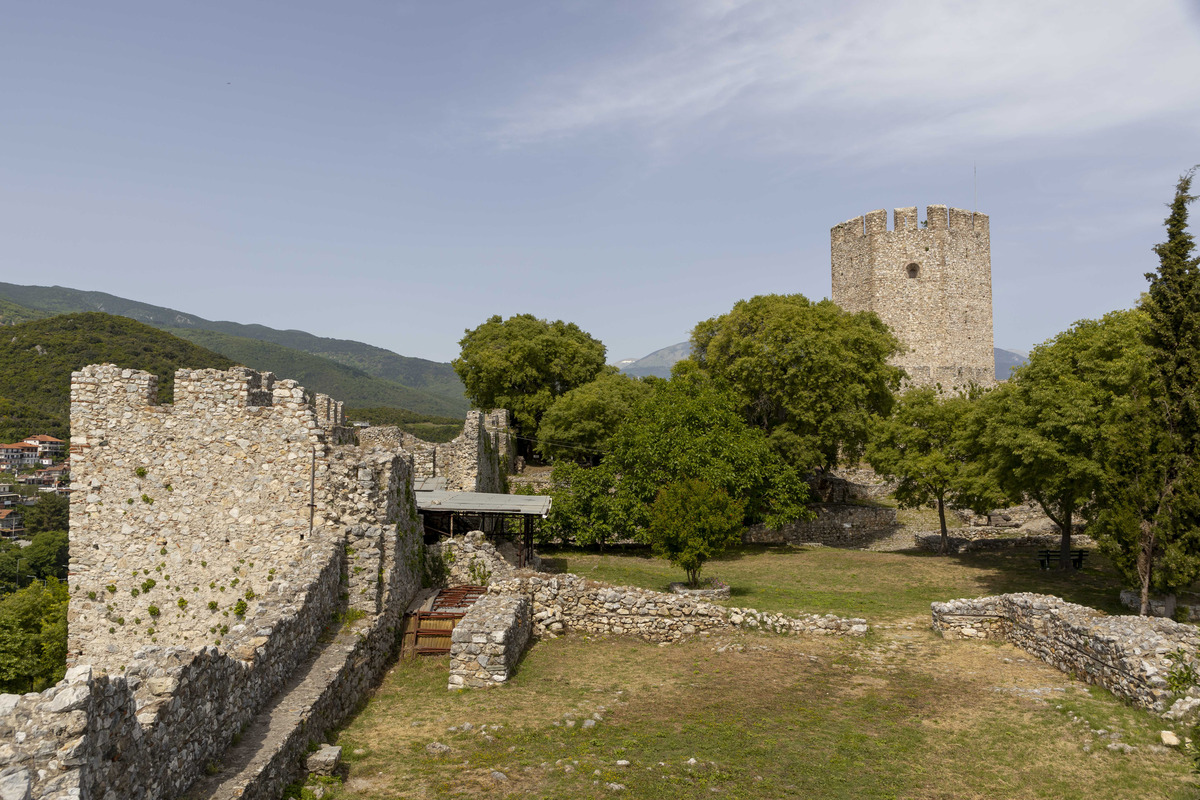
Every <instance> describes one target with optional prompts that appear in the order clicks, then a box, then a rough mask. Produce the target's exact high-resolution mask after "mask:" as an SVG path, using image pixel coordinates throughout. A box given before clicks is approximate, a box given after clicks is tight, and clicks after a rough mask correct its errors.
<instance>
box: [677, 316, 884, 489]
mask: <svg viewBox="0 0 1200 800" xmlns="http://www.w3.org/2000/svg"><path fill="white" fill-rule="evenodd" d="M899 352H900V343H899V341H898V340H897V339H896V337H894V336H893V335H892V334H891V332H890V331H889V330H888V328H887V326H886V325H884V324H883V323H882V322H881V321H880V320H879V317H877V316H876V315H875V314H873V313H869V312H864V313H857V314H851V313H849V312H846V311H843V310H842V309H841V308H839V307H838V306H837V305H836V304H834V303H833V302H831V301H829V300H822V301H820V302H817V303H814V302H811V301H810V300H808V299H807V298H805V297H804V296H803V295H798V294H793V295H760V296H757V297H753V298H751V299H749V300H741V301H739V302H738V303H737V305H735V306H734V307H733V309H732V310H731V311H730V312H729V313H727V314H723V315H721V316H719V317H714V318H712V319H709V320H706V321H704V322H701V323H700V324H699V325H697V326H696V327H695V329H694V330H693V331H692V359H693V360H695V362H696V363H698V364H699V365H700V366H701V367H702V368H703V369H704V370H705V371H707V372H708V373H709V374H711V375H713V376H714V377H716V378H717V379H719V380H721V381H723V382H725V383H727V384H728V385H729V386H730V387H732V389H733V390H734V392H735V396H736V399H737V405H738V410H739V411H740V412H741V413H742V415H743V416H744V417H745V418H746V420H748V421H749V422H750V423H751V424H752V425H755V426H756V427H758V428H760V429H762V430H763V431H765V432H767V433H768V434H769V435H770V436H771V441H772V444H773V446H774V447H775V448H776V450H777V451H778V452H779V453H781V454H783V455H784V456H785V457H786V458H787V459H788V460H789V461H790V462H791V463H792V464H795V465H796V466H797V467H798V468H799V469H801V470H802V471H808V470H811V469H816V468H828V467H832V466H834V465H836V464H837V462H838V459H839V458H841V457H845V458H848V459H850V460H856V459H857V458H858V457H859V456H860V455H861V453H862V450H863V448H864V446H865V445H866V443H867V440H868V438H869V435H870V431H871V426H872V423H873V421H874V420H875V419H876V418H877V417H879V416H886V415H887V414H888V413H889V412H890V410H891V407H892V402H893V392H894V391H895V390H896V389H897V388H898V387H899V385H900V380H901V378H902V377H903V372H902V371H901V370H900V369H898V368H896V367H893V366H890V365H889V364H888V363H887V362H888V359H889V358H891V357H892V356H893V355H896V354H897V353H899Z"/></svg>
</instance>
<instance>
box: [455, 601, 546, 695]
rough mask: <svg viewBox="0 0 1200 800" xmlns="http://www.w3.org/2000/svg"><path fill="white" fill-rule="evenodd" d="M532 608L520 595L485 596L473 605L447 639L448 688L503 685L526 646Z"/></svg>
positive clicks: (530, 628)
mask: <svg viewBox="0 0 1200 800" xmlns="http://www.w3.org/2000/svg"><path fill="white" fill-rule="evenodd" d="M532 608H533V606H532V604H531V603H530V602H529V598H528V597H525V596H521V595H494V594H489V595H487V596H486V597H481V598H480V599H479V600H478V601H476V603H475V604H474V605H472V606H471V608H470V610H469V611H467V613H466V614H465V615H464V616H463V618H462V619H461V620H460V621H459V623H458V625H457V626H455V628H454V633H453V634H452V635H451V642H450V685H449V688H451V689H465V688H471V689H474V688H479V687H483V686H496V685H498V684H501V683H504V682H505V681H507V680H508V676H509V675H510V674H511V673H512V669H513V667H515V666H516V664H517V661H519V660H520V658H521V653H523V652H525V645H527V644H528V643H529V636H530V634H531V632H532V613H531V612H532Z"/></svg>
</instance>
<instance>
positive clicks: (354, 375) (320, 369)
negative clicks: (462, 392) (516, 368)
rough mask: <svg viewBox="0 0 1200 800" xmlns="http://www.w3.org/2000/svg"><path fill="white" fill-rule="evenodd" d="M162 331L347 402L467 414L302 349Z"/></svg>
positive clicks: (197, 331)
mask: <svg viewBox="0 0 1200 800" xmlns="http://www.w3.org/2000/svg"><path fill="white" fill-rule="evenodd" d="M166 330H168V331H170V332H171V333H173V334H175V335H177V336H179V337H180V338H182V339H187V340H188V341H189V342H194V343H195V344H198V345H200V346H201V347H206V348H208V349H209V350H213V351H215V352H218V353H222V354H224V355H226V356H229V357H230V358H232V359H234V360H236V361H237V362H238V363H239V364H245V365H246V366H247V367H250V368H251V369H257V370H264V371H270V372H274V373H275V374H276V375H277V376H279V377H281V378H285V377H286V378H291V379H293V380H297V381H299V382H300V383H301V384H302V385H303V386H304V388H306V389H308V390H310V391H314V392H322V393H324V394H327V395H329V396H331V397H334V398H336V399H338V400H341V401H342V402H343V403H345V404H346V405H348V406H361V407H371V406H392V407H395V408H398V409H408V410H410V411H415V412H418V413H419V414H434V415H439V416H453V417H457V416H460V415H461V416H465V414H466V405H467V403H466V400H465V399H464V400H463V401H462V402H461V403H452V402H450V401H449V400H446V399H443V398H440V397H435V396H434V395H431V394H428V393H426V392H421V391H417V390H416V389H412V388H410V387H408V386H404V385H402V384H399V383H396V382H395V381H387V380H383V379H381V378H376V377H373V376H371V375H368V374H367V373H366V372H364V371H363V370H361V369H356V368H354V367H349V366H346V365H345V364H339V363H338V362H336V361H332V360H330V359H328V358H322V357H320V356H315V355H312V354H311V353H306V352H304V351H303V350H296V349H294V348H291V347H284V346H282V345H278V344H275V343H273V342H267V341H261V340H258V339H247V338H246V337H243V336H231V335H230V334H227V333H220V332H218V331H210V330H200V329H198V328H167V329H166Z"/></svg>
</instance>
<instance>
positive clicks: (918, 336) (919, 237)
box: [830, 205, 996, 391]
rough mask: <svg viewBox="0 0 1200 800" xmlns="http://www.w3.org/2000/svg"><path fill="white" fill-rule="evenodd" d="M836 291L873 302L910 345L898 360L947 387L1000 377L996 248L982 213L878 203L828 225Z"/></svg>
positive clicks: (922, 379)
mask: <svg viewBox="0 0 1200 800" xmlns="http://www.w3.org/2000/svg"><path fill="white" fill-rule="evenodd" d="M830 250H831V256H832V268H833V301H834V302H835V303H837V304H838V305H839V306H841V307H842V308H843V309H845V310H846V311H851V312H858V311H874V312H875V313H876V314H878V315H879V318H880V319H882V320H883V321H884V322H885V323H887V325H888V327H890V328H891V329H892V332H893V333H894V334H895V335H896V336H897V338H899V339H900V341H901V342H903V344H904V345H905V346H906V348H907V349H906V352H904V353H902V354H901V355H899V356H897V357H896V359H895V360H894V362H893V363H894V364H895V365H896V366H898V367H902V368H903V369H904V370H905V371H906V372H907V373H908V377H909V380H910V381H911V382H912V383H914V384H916V385H921V386H930V385H935V384H940V385H941V387H942V389H943V391H952V390H954V389H959V388H965V387H967V386H969V385H970V384H972V383H975V384H979V385H981V386H991V385H992V384H994V383H995V380H996V360H995V354H994V352H993V350H992V258H991V239H990V236H989V231H988V218H987V216H986V215H984V214H978V213H974V212H971V211H964V210H963V209H960V208H950V209H947V208H946V206H944V205H932V206H929V207H928V208H927V209H926V222H925V223H924V225H919V224H918V222H917V209H916V207H915V206H914V207H910V208H897V209H895V211H894V216H893V224H892V229H891V230H888V225H887V212H886V211H884V210H882V209H880V210H878V211H872V212H870V213H869V214H866V215H865V216H862V217H855V218H854V219H852V220H848V221H847V222H843V223H841V224H840V225H835V226H834V227H833V229H832V230H831V231H830Z"/></svg>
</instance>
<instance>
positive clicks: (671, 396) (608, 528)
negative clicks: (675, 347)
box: [551, 361, 808, 541]
mask: <svg viewBox="0 0 1200 800" xmlns="http://www.w3.org/2000/svg"><path fill="white" fill-rule="evenodd" d="M651 386H652V392H651V394H650V395H649V396H648V397H647V398H645V399H643V400H642V401H641V402H639V403H638V404H637V405H636V406H635V407H634V409H633V410H632V412H631V413H630V415H629V418H628V419H627V420H626V421H625V423H624V424H623V425H621V427H620V428H619V429H618V430H617V432H616V433H615V434H614V435H613V437H612V439H611V440H610V441H611V443H610V446H609V452H608V454H607V456H606V457H605V459H604V461H603V462H602V463H601V464H600V466H599V467H596V468H594V469H583V468H581V467H578V466H577V465H575V464H572V463H569V462H564V463H562V464H559V465H556V466H555V469H554V477H555V483H556V485H557V486H558V489H557V491H556V492H555V500H554V506H553V508H552V510H551V516H552V522H553V524H554V525H555V526H556V528H557V529H558V530H559V531H561V532H562V533H564V534H566V535H569V536H571V537H573V538H576V539H577V540H581V541H589V537H590V539H591V540H595V537H594V531H595V530H599V531H601V532H603V534H604V536H605V537H607V538H613V537H622V538H624V537H634V538H644V535H645V528H646V525H647V524H648V522H649V514H650V508H651V506H652V505H653V503H654V501H655V499H656V497H657V496H658V492H659V490H660V489H661V488H662V487H664V486H668V485H670V484H673V483H678V482H681V481H686V480H700V481H703V482H704V483H706V484H707V485H709V486H711V487H713V488H714V490H716V489H719V490H721V491H723V492H725V493H726V494H727V495H729V496H730V497H731V498H733V499H734V500H736V501H738V502H739V503H741V504H742V508H743V510H744V519H743V522H744V523H746V524H750V523H755V522H766V523H767V524H769V525H781V524H783V523H785V522H789V521H792V520H796V519H802V518H805V517H806V516H807V515H808V511H807V509H806V508H805V506H804V504H805V502H806V501H807V500H808V489H807V487H806V486H805V484H804V482H803V480H802V479H801V477H800V475H799V473H798V472H797V471H796V469H795V468H794V467H793V466H792V465H791V464H789V463H787V462H786V461H785V460H784V459H783V458H782V457H781V456H780V455H779V454H778V453H776V452H775V451H774V450H773V449H772V447H771V445H770V442H769V441H768V439H767V436H766V434H765V433H764V432H763V431H761V430H758V429H756V428H754V427H751V426H750V425H748V424H747V423H746V422H745V420H743V419H742V417H741V415H740V414H739V413H738V410H737V407H736V405H735V400H734V398H733V397H732V396H731V395H730V394H729V392H728V391H726V390H724V389H722V388H721V387H720V386H719V385H718V384H717V383H716V382H715V381H714V380H713V379H712V378H711V377H709V376H708V375H706V374H705V373H704V372H702V371H701V370H700V369H699V368H698V367H697V366H696V365H695V364H694V363H691V362H688V361H683V362H680V363H679V364H677V365H676V367H675V371H674V374H673V376H672V378H671V380H669V381H654V382H653V383H652V384H651Z"/></svg>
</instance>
